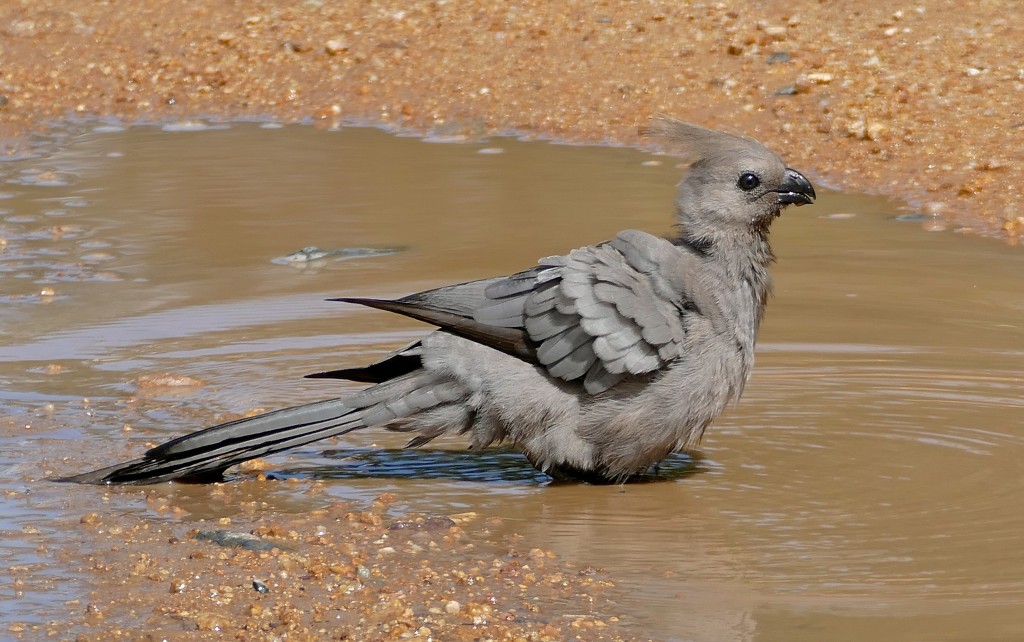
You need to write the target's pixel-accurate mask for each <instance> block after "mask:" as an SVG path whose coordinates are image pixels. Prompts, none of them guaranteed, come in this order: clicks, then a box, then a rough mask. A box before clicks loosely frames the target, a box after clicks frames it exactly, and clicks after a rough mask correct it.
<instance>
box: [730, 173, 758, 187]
mask: <svg viewBox="0 0 1024 642" xmlns="http://www.w3.org/2000/svg"><path fill="white" fill-rule="evenodd" d="M760 184H761V179H760V178H758V177H757V174H755V173H753V172H743V173H742V174H740V180H738V181H737V182H736V185H738V186H739V188H740V189H741V190H743V191H744V192H749V191H750V190H752V189H757V186H758V185H760Z"/></svg>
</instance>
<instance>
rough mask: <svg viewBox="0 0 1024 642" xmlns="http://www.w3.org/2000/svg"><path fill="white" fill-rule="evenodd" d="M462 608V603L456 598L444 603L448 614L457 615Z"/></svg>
mask: <svg viewBox="0 0 1024 642" xmlns="http://www.w3.org/2000/svg"><path fill="white" fill-rule="evenodd" d="M461 610H462V605H461V604H459V603H458V602H457V601H455V600H450V601H449V602H448V603H446V604H445V605H444V612H445V613H447V614H448V615H456V614H457V613H458V612H459V611H461Z"/></svg>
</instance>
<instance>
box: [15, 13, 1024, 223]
mask: <svg viewBox="0 0 1024 642" xmlns="http://www.w3.org/2000/svg"><path fill="white" fill-rule="evenodd" d="M1015 8H1016V5H1014V4H1013V3H1011V2H1009V1H1008V0H1003V1H996V0H990V1H987V0H975V1H973V2H967V3H952V2H948V1H942V0H921V1H920V2H915V3H911V4H908V5H905V6H904V5H898V4H897V5H894V4H892V3H886V2H877V1H873V2H866V3H857V6H856V8H855V9H851V7H850V6H848V5H846V4H834V3H821V2H817V1H816V0H795V1H786V2H782V1H769V2H764V3H760V4H758V6H757V7H756V9H755V8H753V7H749V6H747V5H733V4H729V3H694V4H673V3H661V4H659V3H643V4H639V5H637V4H614V3H613V4H611V5H607V6H599V5H593V4H592V3H586V2H568V3H548V4H544V3H536V4H535V5H527V6H521V5H518V4H517V5H515V6H513V5H506V4H503V3H494V2H486V1H478V2H471V3H463V2H438V1H433V2H380V3H371V4H368V3H340V4H334V3H321V2H307V3H298V4H297V3H291V2H258V3H240V4H228V5H225V4H224V3H219V2H214V1H212V0H200V1H199V2H193V3H189V6H188V9H187V10H184V9H183V8H182V6H181V5H180V3H172V2H161V1H159V0H145V1H143V2H139V3H132V5H131V7H130V8H129V7H127V6H119V5H109V4H106V3H88V4H82V3H79V2H70V1H68V0H55V1H54V2H49V3H46V4H45V5H42V4H38V3H28V2H22V3H13V2H12V3H5V6H3V7H2V8H0V33H3V34H4V38H3V39H2V40H0V57H2V59H3V60H4V63H5V65H4V68H3V70H2V74H3V75H2V84H0V136H2V141H3V147H4V149H5V151H6V152H8V153H17V152H18V149H19V146H20V145H21V144H22V143H23V141H21V142H19V138H18V137H17V136H18V134H21V133H24V132H26V131H30V130H33V129H37V128H39V127H44V126H45V125H46V123H47V122H50V121H52V120H53V119H60V118H66V117H68V116H102V117H114V118H118V119H123V120H125V121H130V122H136V121H149V120H154V119H157V120H166V119H170V120H177V119H190V118H195V117H198V116H213V117H218V118H225V119H237V118H273V119H281V120H284V121H289V122H291V121H310V120H312V121H315V122H318V123H322V124H325V125H328V126H330V125H333V124H336V123H337V122H339V121H344V120H346V119H354V120H358V121H361V122H366V123H373V124H385V125H387V126H390V127H394V128H400V129H407V130H411V131H414V132H423V133H426V132H432V133H434V134H437V135H445V136H468V137H478V136H482V135H485V134H488V133H493V132H510V131H513V132H517V133H519V134H522V135H524V136H526V137H545V138H548V137H550V138H555V139H558V140H565V141H573V142H586V143H612V144H635V143H637V142H638V141H637V126H638V125H639V124H642V123H644V122H645V121H647V120H648V119H649V118H650V116H651V115H653V114H660V113H665V114H670V115H673V116H676V117H679V118H684V119H688V120H692V121H695V122H700V123H704V124H707V125H709V126H712V127H719V128H726V129H731V130H735V131H739V132H744V133H747V134H750V135H754V136H756V137H757V138H759V139H761V140H763V141H764V142H765V143H767V144H768V145H769V146H770V147H772V148H773V149H775V150H777V151H778V152H779V153H780V154H782V155H783V156H784V157H785V158H786V159H787V160H788V161H789V162H790V163H792V164H793V165H794V166H797V167H800V168H802V169H807V170H809V171H811V172H812V175H813V176H814V178H815V179H816V181H817V182H818V183H820V184H822V185H828V186H832V187H836V188H840V189H846V190H856V191H864V192H869V193H875V194H884V195H888V196H892V197H895V198H898V199H901V200H902V201H904V202H905V203H906V204H907V207H908V208H909V209H911V210H915V211H920V212H923V213H924V214H926V215H929V216H932V217H934V220H933V221H931V222H930V225H931V226H932V227H934V228H946V227H951V228H953V229H957V230H961V231H976V232H982V233H986V234H993V235H997V236H1000V237H1002V238H1005V239H1007V240H1009V241H1010V242H1015V241H1016V240H1017V238H1018V237H1019V235H1020V234H1021V233H1024V214H1022V213H1021V209H1020V192H1019V188H1018V187H1017V182H1016V181H1014V180H1012V175H1013V172H1014V169H1015V168H1016V167H1018V166H1019V165H1020V163H1021V161H1022V160H1024V158H1022V152H1021V150H1022V149H1024V144H1022V143H1024V115H1022V114H1021V110H1020V104H1021V97H1022V95H1024V68H1022V67H1021V62H1020V61H1021V60H1024V25H1022V24H1021V22H1020V21H1018V20H1014V19H1012V18H1013V15H1014V9H1015Z"/></svg>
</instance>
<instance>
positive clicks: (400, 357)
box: [65, 118, 815, 484]
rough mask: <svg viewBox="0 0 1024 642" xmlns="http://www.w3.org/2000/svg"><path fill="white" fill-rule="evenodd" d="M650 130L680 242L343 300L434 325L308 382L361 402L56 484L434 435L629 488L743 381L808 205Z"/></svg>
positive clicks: (617, 248)
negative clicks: (786, 222) (791, 222)
mask: <svg viewBox="0 0 1024 642" xmlns="http://www.w3.org/2000/svg"><path fill="white" fill-rule="evenodd" d="M646 133H647V134H649V135H654V136H658V137H660V138H662V139H665V140H666V141H667V142H669V143H670V144H672V145H674V146H676V147H677V148H679V149H680V150H682V151H683V152H684V153H685V154H686V156H687V158H688V160H690V161H692V164H691V165H690V167H689V170H688V172H687V174H686V176H685V178H684V179H683V181H682V182H681V183H680V184H679V190H678V193H677V196H676V203H675V206H676V222H677V223H678V227H677V232H676V234H675V236H674V237H673V238H669V239H664V238H660V237H657V236H652V235H651V234H648V233H646V232H640V231H637V230H627V231H624V232H621V233H619V234H618V235H617V236H616V237H615V238H614V239H612V240H610V241H607V242H604V243H599V244H597V245H591V246H587V247H581V248H579V249H576V250H573V251H571V252H569V253H568V254H566V255H564V256H552V257H548V258H544V259H541V260H540V261H539V263H538V264H537V265H536V266H535V267H532V268H530V269H527V270H524V271H522V272H518V273H516V274H513V275H511V276H504V277H495V278H489V279H483V280H479V281H470V282H468V283H461V284H458V285H451V286H448V287H443V288H438V289H436V290H428V291H426V292H420V293H417V294H410V295H409V296H406V297H403V298H401V299H397V300H378V299H355V298H344V299H338V300H339V301H347V302H349V303H357V304H360V305H366V306H370V307H372V308H378V309H380V310H386V311H389V312H397V313H398V314H403V315H406V316H409V317H412V318H414V319H419V320H421V321H425V322H427V323H430V324H433V325H435V326H437V327H438V328H439V329H438V330H436V331H434V332H432V333H430V334H428V335H426V336H425V337H423V338H422V339H421V340H419V341H417V342H416V343H413V344H411V345H409V346H406V347H405V348H402V349H401V350H399V351H397V352H395V353H393V354H391V355H389V356H387V357H385V358H384V359H382V360H380V361H377V362H376V363H372V364H370V365H368V366H366V367H363V368H347V369H344V370H333V371H329V372H322V373H319V374H314V375H310V376H312V377H321V378H332V379H349V380H352V381H360V382H367V383H371V384H373V385H372V386H370V387H368V388H365V389H363V390H361V391H359V392H356V393H354V394H351V395H349V396H346V397H341V398H338V399H330V400H327V401H320V402H316V403H310V404H306V405H302V406H296V407H293V408H285V409H283V410H277V411H274V412H269V413H266V414H264V415H259V416H256V417H251V418H246V419H239V420H237V421H231V422H228V423H225V424H221V425H218V426H213V427H211V428H207V429H205V430H200V431H198V432H194V433H191V434H188V435H185V436H182V437H178V438H177V439H173V440H171V441H168V442H167V443H164V444H161V445H159V446H156V447H155V448H152V449H151V450H149V451H147V452H146V453H145V454H144V455H143V456H142V458H140V459H136V460H134V461H130V462H126V463H123V464H117V465H115V466H111V467H109V468H104V469H101V470H97V471H93V472H89V473H84V474H81V475H76V476H73V477H68V478H66V479H65V481H74V482H81V483H97V484H104V483H106V484H150V483H156V482H161V481H167V480H172V479H180V478H189V479H193V480H200V481H202V480H213V479H219V478H221V474H222V473H223V472H224V470H225V469H227V468H228V467H230V466H233V465H235V464H238V463H240V462H243V461H245V460H248V459H252V458H254V457H261V456H264V455H269V454H271V453H276V452H280V451H282V450H286V449H289V448H295V447H296V446H302V445H304V444H308V443H310V442H313V441H317V440H319V439H325V438H327V437H335V436H338V435H344V434H345V433H348V432H351V431H353V430H360V429H362V428H367V427H370V426H386V427H387V428H389V429H391V430H398V431H405V432H410V433H415V436H414V437H413V438H412V440H411V441H410V442H409V446H421V445H423V444H426V443H427V442H429V441H430V440H432V439H434V438H435V437H438V436H440V435H444V434H465V435H467V436H468V439H469V443H470V448H473V449H476V448H483V447H485V446H488V445H491V444H497V443H501V442H509V443H512V444H514V445H515V446H516V447H517V448H518V449H519V450H521V451H522V452H523V453H524V454H525V455H526V457H527V458H528V459H529V460H530V462H532V463H533V465H534V466H536V467H537V468H539V469H540V470H542V471H544V472H545V473H548V474H549V475H551V476H553V477H556V478H575V479H581V480H586V481H592V482H621V481H625V480H627V479H629V478H631V477H633V476H635V475H639V474H643V473H644V472H646V471H647V470H648V469H649V468H650V467H651V466H652V465H653V464H656V463H657V462H659V461H661V460H662V459H663V458H665V457H666V456H668V455H669V454H670V453H673V452H678V451H683V450H686V449H688V448H691V447H693V446H694V445H696V443H697V442H698V440H700V438H701V435H702V434H703V432H704V429H705V428H706V427H707V426H708V425H709V424H710V423H711V422H712V421H713V420H714V419H715V418H716V417H718V415H719V414H721V413H722V411H723V410H724V409H725V407H726V405H727V404H728V403H729V402H730V401H731V400H734V399H736V398H737V397H738V396H739V395H740V393H741V392H742V390H743V387H744V385H745V384H746V382H747V379H748V377H749V376H750V371H751V367H752V366H753V363H754V341H755V338H756V336H757V329H758V326H759V325H760V323H761V318H762V316H763V314H764V308H765V303H766V301H767V299H768V296H769V293H770V290H771V279H770V277H769V274H768V267H769V265H770V264H771V263H772V262H773V261H774V258H775V257H774V256H773V254H772V251H771V247H770V246H769V243H768V228H769V226H770V225H771V223H772V221H773V220H775V218H776V217H777V216H778V215H779V213H780V212H781V211H782V209H783V208H784V207H785V206H787V205H805V204H809V203H812V202H813V201H814V199H815V194H814V188H813V187H812V186H811V183H810V182H809V181H808V180H807V179H806V178H805V177H804V176H803V175H802V174H800V173H799V172H797V171H796V170H793V169H789V168H787V167H786V166H785V165H784V164H783V162H782V161H781V160H780V159H779V157H778V156H776V155H775V154H774V153H772V152H771V151H769V150H768V149H766V148H765V147H764V146H763V145H761V144H760V143H758V142H757V141H755V140H752V139H749V138H743V137H739V136H733V135H731V134H725V133H722V132H716V131H711V130H708V129H704V128H701V127H696V126H694V125H689V124H686V123H682V122H679V121H675V120H670V119H667V118H659V119H655V120H654V121H653V123H652V124H651V126H650V127H648V128H647V132H646Z"/></svg>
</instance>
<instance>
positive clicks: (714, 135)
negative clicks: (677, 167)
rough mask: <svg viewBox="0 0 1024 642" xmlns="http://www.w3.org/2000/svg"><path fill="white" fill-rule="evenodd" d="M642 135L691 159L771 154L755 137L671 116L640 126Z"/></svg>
mask: <svg viewBox="0 0 1024 642" xmlns="http://www.w3.org/2000/svg"><path fill="white" fill-rule="evenodd" d="M640 136H642V137H644V138H651V139H655V140H659V141H662V142H663V143H666V144H667V145H668V146H669V148H670V149H671V151H673V152H678V153H681V154H682V155H683V156H684V157H685V158H686V159H687V160H689V161H698V160H701V159H713V158H715V157H719V156H721V157H726V158H728V157H743V156H745V155H748V154H751V153H756V154H763V153H769V154H770V153H771V152H769V151H768V150H767V149H766V148H765V147H764V146H763V145H762V144H761V143H759V142H757V141H756V140H754V139H753V138H746V137H744V136H736V135H734V134H727V133H725V132H720V131H715V130H713V129H705V128H704V127H698V126H697V125H691V124H690V123H684V122H683V121H681V120H676V119H674V118H669V117H667V116H655V117H654V118H653V119H651V122H650V123H649V124H648V125H647V126H645V127H641V128H640Z"/></svg>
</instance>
